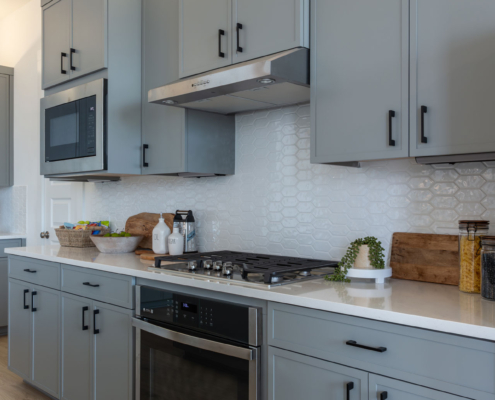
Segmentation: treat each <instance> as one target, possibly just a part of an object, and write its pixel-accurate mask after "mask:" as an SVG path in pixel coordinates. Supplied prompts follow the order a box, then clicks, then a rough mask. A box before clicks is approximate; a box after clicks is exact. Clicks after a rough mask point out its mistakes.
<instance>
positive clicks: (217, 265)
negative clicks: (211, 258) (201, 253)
mask: <svg viewBox="0 0 495 400" xmlns="http://www.w3.org/2000/svg"><path fill="white" fill-rule="evenodd" d="M222 265H223V263H222V262H221V261H215V262H214V263H213V269H214V270H215V271H220V270H221V269H222Z"/></svg>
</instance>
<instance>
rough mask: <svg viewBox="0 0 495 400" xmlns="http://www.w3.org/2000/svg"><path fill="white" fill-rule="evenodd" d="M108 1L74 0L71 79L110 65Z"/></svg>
mask: <svg viewBox="0 0 495 400" xmlns="http://www.w3.org/2000/svg"><path fill="white" fill-rule="evenodd" d="M107 10H108V4H107V0H72V48H73V49H74V53H73V55H72V58H73V61H72V67H73V69H72V70H71V78H77V77H79V76H82V75H86V74H89V73H91V72H94V71H97V70H99V69H102V68H106V67H107Z"/></svg>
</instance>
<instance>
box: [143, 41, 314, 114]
mask: <svg viewBox="0 0 495 400" xmlns="http://www.w3.org/2000/svg"><path fill="white" fill-rule="evenodd" d="M309 100H310V89H309V50H308V49H306V48H298V49H293V50H288V51H284V52H281V53H277V54H273V55H271V56H267V57H262V58H258V59H256V60H253V61H248V62H244V63H241V64H235V65H231V66H229V67H226V68H221V69H217V70H214V71H210V72H207V73H204V74H201V75H195V76H193V77H190V78H185V79H181V80H179V81H176V82H173V83H170V84H168V85H165V86H162V87H159V88H156V89H152V90H150V91H149V92H148V101H149V102H150V103H156V104H162V105H168V106H175V107H183V108H192V109H196V110H202V111H209V112H215V113H220V114H232V113H237V112H241V111H251V110H261V109H265V108H273V107H277V106H284V105H289V104H295V103H302V102H308V101H309Z"/></svg>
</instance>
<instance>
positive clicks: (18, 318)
mask: <svg viewBox="0 0 495 400" xmlns="http://www.w3.org/2000/svg"><path fill="white" fill-rule="evenodd" d="M9 311H10V312H9V368H10V369H11V370H12V371H13V372H15V373H16V374H17V375H19V376H21V377H22V378H23V379H30V378H31V290H30V287H29V285H28V284H25V283H22V282H19V281H15V280H13V279H10V280H9Z"/></svg>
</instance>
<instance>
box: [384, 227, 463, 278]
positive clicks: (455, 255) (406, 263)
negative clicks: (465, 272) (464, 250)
mask: <svg viewBox="0 0 495 400" xmlns="http://www.w3.org/2000/svg"><path fill="white" fill-rule="evenodd" d="M458 241H459V237H458V236H457V235H433V234H424V233H398V232H396V233H394V235H393V237H392V254H391V256H390V266H391V267H392V278H396V279H407V280H412V281H421V282H431V283H442V284H445V285H458V284H459V244H458Z"/></svg>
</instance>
